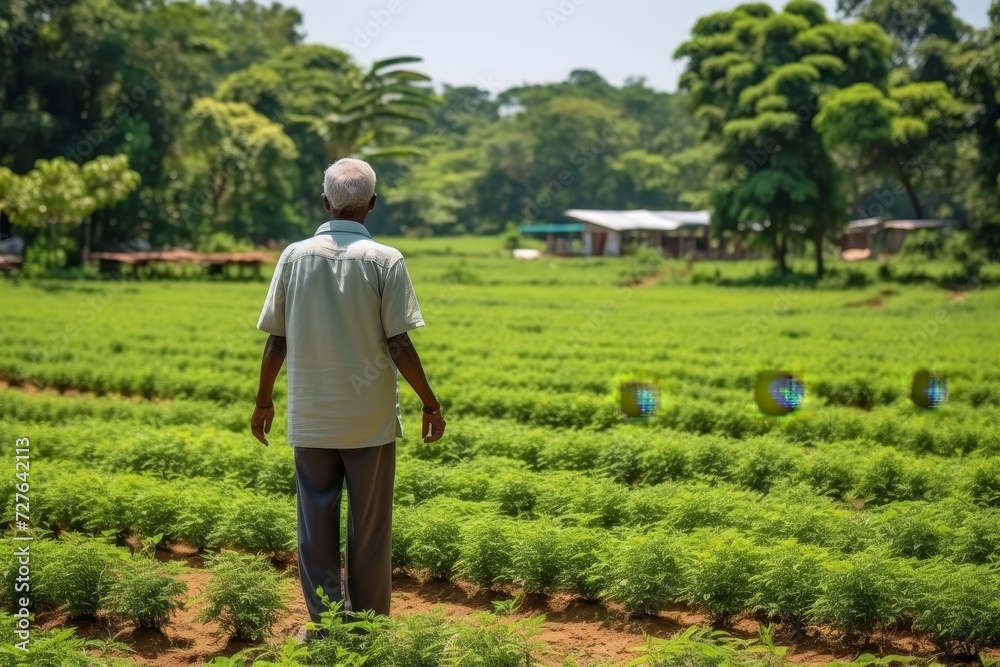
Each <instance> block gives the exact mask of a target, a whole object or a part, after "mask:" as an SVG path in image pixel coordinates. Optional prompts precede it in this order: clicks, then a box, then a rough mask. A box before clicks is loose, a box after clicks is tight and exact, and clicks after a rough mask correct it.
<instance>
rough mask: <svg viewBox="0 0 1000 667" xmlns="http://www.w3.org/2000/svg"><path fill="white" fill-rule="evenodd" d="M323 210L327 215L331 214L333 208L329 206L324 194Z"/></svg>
mask: <svg viewBox="0 0 1000 667" xmlns="http://www.w3.org/2000/svg"><path fill="white" fill-rule="evenodd" d="M323 210H324V211H326V212H327V213H332V212H333V207H332V206H330V200H329V199H327V196H326V193H325V192H324V193H323Z"/></svg>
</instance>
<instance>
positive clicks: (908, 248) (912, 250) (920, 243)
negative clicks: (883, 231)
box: [899, 229, 945, 260]
mask: <svg viewBox="0 0 1000 667" xmlns="http://www.w3.org/2000/svg"><path fill="white" fill-rule="evenodd" d="M944 247H945V243H944V238H943V237H942V235H941V233H940V232H938V231H936V230H931V229H918V230H916V231H914V232H913V233H912V234H910V235H908V236H907V237H906V240H905V241H903V246H902V248H900V250H899V254H900V256H901V257H903V258H906V259H930V260H933V259H937V258H938V257H940V256H941V255H942V253H943V250H944Z"/></svg>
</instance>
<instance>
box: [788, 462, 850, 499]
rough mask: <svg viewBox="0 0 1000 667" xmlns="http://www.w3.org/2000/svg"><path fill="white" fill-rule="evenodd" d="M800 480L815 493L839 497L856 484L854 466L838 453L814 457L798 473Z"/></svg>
mask: <svg viewBox="0 0 1000 667" xmlns="http://www.w3.org/2000/svg"><path fill="white" fill-rule="evenodd" d="M800 476H801V478H802V479H803V480H804V481H806V482H807V483H809V484H810V486H812V487H813V488H814V489H815V490H816V491H817V493H821V494H823V495H827V496H834V497H840V496H843V495H844V494H845V493H847V492H848V491H849V490H850V489H852V488H854V486H855V485H856V484H857V482H858V474H857V467H856V464H855V463H854V462H853V461H852V460H851V459H850V458H849V457H846V456H844V455H843V454H842V453H840V452H832V451H824V452H822V453H819V454H816V455H814V456H813V457H812V458H811V459H810V460H809V462H808V463H807V464H805V466H803V468H801V472H800Z"/></svg>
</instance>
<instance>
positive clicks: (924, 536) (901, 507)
mask: <svg viewBox="0 0 1000 667" xmlns="http://www.w3.org/2000/svg"><path fill="white" fill-rule="evenodd" d="M950 533H951V531H950V530H949V528H948V527H947V526H946V525H943V524H942V523H941V522H940V521H939V520H937V519H936V517H934V516H933V512H932V506H928V504H927V503H893V504H892V505H890V506H889V509H887V510H886V511H885V512H883V513H882V515H881V517H880V525H879V530H878V535H879V537H880V538H881V540H883V541H884V542H885V544H886V545H887V547H888V548H889V550H890V552H891V553H892V555H894V556H900V557H902V558H921V559H924V558H931V557H932V556H936V555H937V554H939V553H940V552H941V550H942V548H943V547H944V543H945V540H946V539H947V538H948V537H949V535H950Z"/></svg>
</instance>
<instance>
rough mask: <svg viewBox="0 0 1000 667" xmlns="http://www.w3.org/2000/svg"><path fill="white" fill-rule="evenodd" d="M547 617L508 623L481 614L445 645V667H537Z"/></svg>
mask: <svg viewBox="0 0 1000 667" xmlns="http://www.w3.org/2000/svg"><path fill="white" fill-rule="evenodd" d="M544 620H545V618H544V617H543V616H537V617H534V618H527V619H524V620H520V621H514V622H511V621H507V620H505V619H503V618H501V617H498V616H495V615H493V614H486V613H480V614H476V615H474V616H473V618H472V621H471V622H470V623H463V624H462V625H459V626H458V627H457V628H456V631H455V632H454V634H453V635H452V637H450V638H449V639H448V641H447V643H446V644H445V650H444V654H443V655H442V659H441V663H440V664H442V665H448V666H449V667H534V665H537V664H538V660H537V658H536V655H535V654H536V652H537V651H538V649H539V643H538V641H537V640H536V639H535V637H536V636H537V635H538V634H539V633H540V632H541V627H542V622H543V621H544Z"/></svg>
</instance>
